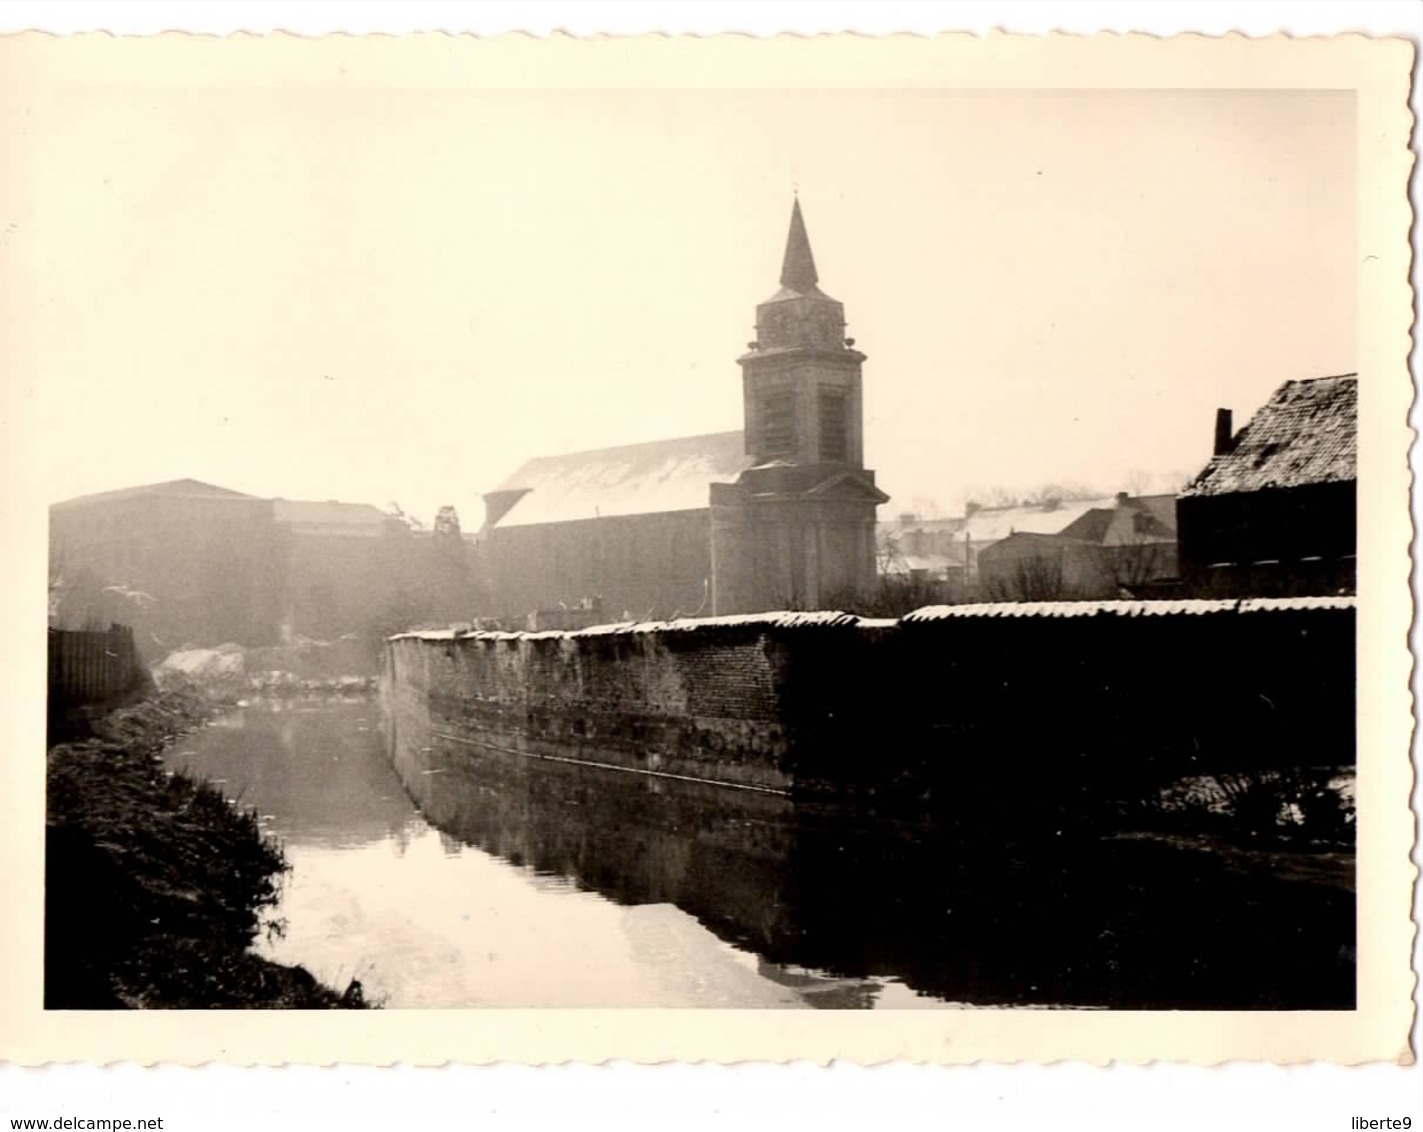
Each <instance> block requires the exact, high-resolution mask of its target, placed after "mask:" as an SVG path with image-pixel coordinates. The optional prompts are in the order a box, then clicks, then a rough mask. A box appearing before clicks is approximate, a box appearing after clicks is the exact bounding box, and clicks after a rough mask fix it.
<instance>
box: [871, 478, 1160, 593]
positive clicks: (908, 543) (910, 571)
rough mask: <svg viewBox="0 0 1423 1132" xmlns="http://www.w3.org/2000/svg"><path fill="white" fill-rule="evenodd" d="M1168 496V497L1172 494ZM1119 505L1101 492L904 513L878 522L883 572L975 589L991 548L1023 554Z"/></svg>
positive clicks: (990, 558) (954, 586)
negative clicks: (940, 512)
mask: <svg viewBox="0 0 1423 1132" xmlns="http://www.w3.org/2000/svg"><path fill="white" fill-rule="evenodd" d="M1145 498H1146V499H1155V498H1156V497H1145ZM1164 498H1166V499H1167V500H1168V501H1169V499H1170V498H1171V497H1169V496H1167V497H1164ZM1116 506H1117V499H1115V498H1113V497H1112V496H1102V497H1100V498H1094V499H1074V500H1059V499H1048V500H1043V501H1041V502H1038V503H1021V504H1014V505H1012V506H1008V507H980V506H978V505H976V504H972V503H971V504H969V505H968V508H967V513H966V514H964V515H960V516H955V517H953V518H944V519H923V518H920V517H919V516H917V515H913V514H904V515H901V516H900V517H899V518H898V520H897V521H895V522H892V523H881V524H880V525H879V529H878V547H879V566H880V573H881V575H884V576H889V577H895V576H908V577H911V578H913V579H915V580H916V581H928V582H941V583H944V584H945V585H946V586H947V587H949V588H950V589H955V588H960V587H969V588H970V589H971V588H972V587H975V586H976V585H977V584H978V583H980V582H981V581H982V574H983V570H984V563H985V561H987V563H988V566H989V568H990V569H991V567H992V562H993V557H992V555H988V558H987V559H986V560H985V557H984V556H985V555H986V554H988V552H989V551H990V550H991V549H992V548H993V547H996V546H998V545H999V544H1000V543H1003V542H1005V541H1006V540H1009V539H1013V540H1015V542H1014V545H1015V546H1016V547H1017V548H1018V551H1017V553H1025V552H1026V551H1027V548H1028V547H1029V546H1031V545H1037V544H1038V540H1039V539H1040V538H1041V537H1045V536H1056V535H1060V534H1062V533H1063V532H1064V531H1066V530H1067V529H1068V528H1069V527H1072V526H1073V525H1074V524H1075V523H1078V522H1079V521H1080V520H1082V519H1083V518H1084V517H1085V516H1088V515H1091V514H1094V513H1102V514H1110V513H1111V511H1112V509H1113V508H1115V507H1116ZM1168 510H1169V507H1168ZM1103 533H1104V534H1105V532H1103ZM1098 541H1100V538H1099V539H1098Z"/></svg>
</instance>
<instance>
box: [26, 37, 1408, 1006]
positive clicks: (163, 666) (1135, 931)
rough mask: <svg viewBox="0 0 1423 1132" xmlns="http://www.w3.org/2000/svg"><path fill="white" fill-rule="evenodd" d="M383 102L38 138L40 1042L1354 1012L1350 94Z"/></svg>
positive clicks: (282, 100) (1354, 204)
mask: <svg viewBox="0 0 1423 1132" xmlns="http://www.w3.org/2000/svg"><path fill="white" fill-rule="evenodd" d="M350 65H351V70H352V74H353V75H354V76H355V77H349V76H346V74H345V72H344V71H342V72H341V74H339V75H338V74H337V73H336V71H335V69H334V68H332V69H331V70H330V71H329V72H328V71H325V70H323V71H321V72H319V73H313V75H312V79H311V81H309V82H296V81H280V82H279V81H271V82H264V81H243V82H239V81H235V80H234V79H232V77H231V76H226V77H225V76H223V75H217V76H215V77H214V78H213V80H212V81H211V82H205V83H201V84H193V83H186V84H180V83H173V82H142V81H133V82H131V83H128V84H117V83H110V82H105V81H79V80H77V79H76V80H75V81H73V82H62V83H56V84H54V85H52V86H49V87H46V88H44V89H38V88H37V89H36V91H35V92H34V93H33V96H32V98H31V99H30V100H29V102H27V103H26V104H25V105H24V106H23V107H22V108H21V109H22V113H23V115H24V122H25V127H24V128H25V130H26V131H28V132H27V133H25V134H24V138H25V139H30V140H23V139H22V141H21V143H20V149H21V151H22V152H23V155H24V157H25V160H26V162H27V165H26V169H27V180H26V181H25V182H24V183H25V184H30V185H35V186H44V189H45V191H44V192H43V193H38V192H37V193H33V194H30V195H28V196H26V195H24V194H22V195H21V196H20V197H18V198H17V199H16V200H14V201H13V205H12V208H11V210H10V211H11V214H12V216H13V217H14V218H15V222H14V223H11V224H10V225H9V226H8V229H7V233H6V247H7V254H8V255H11V256H14V257H18V259H19V261H20V262H22V263H23V264H24V265H25V267H26V271H27V275H26V278H27V279H28V280H29V283H30V290H29V292H28V293H27V296H26V298H25V299H24V300H23V301H22V302H21V309H20V311H19V313H18V317H19V318H20V319H22V320H23V321H24V322H25V324H26V328H27V329H26V335H25V338H24V342H25V345H26V354H25V356H24V359H23V361H24V364H25V365H26V366H28V367H30V369H29V370H28V372H29V374H30V375H31V380H32V396H33V398H34V400H33V402H32V411H33V416H32V419H33V420H37V421H39V422H40V424H41V425H42V428H43V437H44V442H43V444H42V445H41V446H37V448H36V451H37V453H38V458H39V461H40V462H39V464H38V465H37V466H36V467H35V468H34V469H33V478H34V483H35V485H36V486H35V487H34V488H33V490H34V491H36V492H41V493H42V494H43V497H44V499H43V503H44V508H45V521H46V523H47V527H46V533H47V538H46V553H47V576H48V588H47V621H48V627H47V634H46V639H47V656H48V666H47V690H46V702H47V714H46V721H45V731H46V739H45V746H46V759H45V784H44V851H43V875H44V889H43V892H44V897H43V927H44V942H43V1004H44V1009H45V1010H46V1011H109V1012H113V1011H131V1010H142V1011H164V1010H230V1009H237V1010H250V1009H267V1008H278V1009H298V1010H309V1009H312V1008H332V1009H341V1010H351V1011H355V1012H369V1011H386V1012H398V1011H401V1010H405V1009H409V1008H422V1009H430V1008H437V1009H459V1010H470V1009H478V1008H490V1007H500V1008H567V1007H579V1008H626V1007H657V1008H671V1009H682V1008H716V1009H721V1010H726V1009H732V1010H739V1009H745V1008H764V1009H767V1010H772V1011H785V1010H805V1009H811V1010H821V1011H840V1012H845V1011H864V1010H901V1009H907V1008H923V1009H930V1010H946V1011H997V1012H1006V1013H1012V1014H1017V1013H1021V1012H1027V1011H1049V1012H1062V1011H1070V1012H1143V1011H1151V1012H1162V1011H1165V1012H1175V1011H1192V1012H1201V1011H1204V1012H1259V1013H1262V1014H1264V1013H1269V1012H1301V1011H1326V1012H1350V1011H1354V1010H1356V1009H1357V1008H1358V1007H1359V1006H1360V991H1359V981H1358V980H1359V949H1360V947H1361V939H1360V927H1359V923H1360V919H1359V917H1360V907H1359V899H1358V896H1357V894H1358V892H1359V886H1360V877H1359V872H1358V867H1357V861H1356V842H1357V838H1358V830H1359V821H1358V818H1357V813H1356V799H1357V797H1358V793H1359V791H1360V790H1361V789H1362V787H1361V786H1360V773H1359V767H1360V760H1361V753H1360V751H1359V749H1358V738H1357V734H1358V729H1357V722H1358V717H1359V711H1360V705H1361V701H1364V702H1370V696H1371V691H1370V686H1369V685H1368V684H1367V682H1365V681H1364V680H1363V679H1362V677H1361V676H1360V663H1359V654H1358V649H1357V645H1356V642H1357V639H1358V624H1357V620H1358V614H1359V610H1360V602H1361V601H1364V600H1367V595H1368V589H1367V586H1366V585H1365V584H1364V582H1363V581H1362V579H1363V578H1364V576H1365V574H1366V573H1367V571H1368V570H1369V568H1370V563H1369V562H1367V561H1365V555H1364V553H1363V552H1362V550H1361V535H1360V526H1361V520H1360V515H1361V512H1362V511H1365V510H1366V509H1367V507H1368V503H1367V499H1366V491H1365V492H1361V491H1360V478H1361V475H1360V468H1361V459H1360V442H1359V436H1360V424H1359V422H1360V416H1361V413H1362V412H1365V411H1366V410H1367V406H1368V404H1369V398H1370V397H1371V396H1373V394H1372V393H1371V390H1373V389H1375V388H1380V389H1385V388H1387V387H1389V383H1395V382H1398V381H1399V380H1404V381H1406V373H1405V374H1404V376H1403V378H1401V379H1400V377H1399V374H1398V372H1395V371H1389V372H1370V371H1369V369H1368V368H1367V356H1366V354H1365V352H1364V351H1363V350H1362V347H1361V336H1362V331H1361V325H1360V319H1361V308H1360V302H1359V294H1360V287H1361V275H1360V272H1361V270H1363V269H1364V268H1361V264H1364V265H1365V267H1366V260H1365V257H1366V255H1367V254H1368V251H1369V249H1368V248H1365V247H1363V246H1361V237H1360V231H1361V228H1360V219H1359V218H1360V211H1361V208H1362V207H1363V205H1364V203H1365V202H1364V201H1362V200H1361V190H1360V177H1359V153H1360V152H1361V147H1363V146H1364V145H1365V144H1366V139H1365V138H1364V137H1362V136H1361V116H1360V106H1359V101H1358V98H1357V96H1356V92H1355V91H1353V90H1349V89H1339V88H1328V87H1325V86H1323V85H1321V86H1320V87H1318V88H1317V89H1304V88H1301V87H1300V86H1298V85H1296V86H1294V87H1292V88H1284V87H1282V88H1279V89H1244V88H1229V89H1220V88H1218V87H1217V86H1215V85H1201V86H1200V87H1199V88H1192V87H1187V86H1172V87H1170V88H1166V89H1151V88H1147V87H1145V86H1142V87H1140V88H1108V87H1105V86H1104V87H1103V88H1100V89H1098V88H1090V87H1089V88H1081V87H1080V86H1079V87H1077V88H1074V89H1067V88H1062V89H1054V88H1044V87H1033V86H1030V85H1029V84H1023V85H1021V86H1017V87H1005V86H1002V85H1001V84H997V85H995V84H989V83H983V84H982V85H981V86H978V87H967V88H964V87H958V86H955V87H952V88H949V87H939V88H932V87H919V88H912V89H911V88H906V87H902V88H896V87H893V86H889V85H885V86H878V87H866V88H845V89H820V88H816V87H815V86H814V84H812V83H807V82H796V83H789V82H788V83H785V84H781V85H776V84H774V83H767V84H765V85H763V86H758V85H755V84H749V85H745V86H736V87H732V86H731V85H730V83H728V85H726V86H725V87H724V88H715V87H711V86H702V87H695V88H692V87H687V86H679V85H677V84H675V83H669V84H668V85H667V86H665V87H661V88H659V87H646V86H643V87H633V86H628V87H625V88H620V87H618V86H617V85H616V84H611V85H604V86H600V87H593V86H560V85H559V84H554V83H547V84H539V83H531V84H528V85H520V84H509V85H504V86H493V85H491V86H487V87H486V86H481V85H480V84H479V83H477V82H470V83H464V84H443V85H442V84H441V83H439V82H436V81H432V82H430V83H428V84H423V85H422V84H420V83H406V84H385V85H376V84H363V83H362V82H360V81H359V67H360V65H361V58H359V57H356V58H354V59H353V61H352V62H351V64H350ZM348 80H349V81H348ZM1390 403H1392V402H1390ZM1401 455H1402V453H1401V452H1400V456H1401ZM1364 486H1365V489H1366V490H1367V482H1366V483H1365V485H1364ZM1396 502H1397V504H1398V506H1399V508H1402V507H1403V506H1404V504H1405V502H1406V501H1405V500H1403V499H1401V498H1400V499H1399V500H1397V501H1396ZM1373 513H1374V514H1377V513H1378V508H1377V507H1375V510H1374V512H1373ZM1398 517H1399V518H1405V516H1404V515H1403V512H1402V511H1401V510H1400V511H1399V514H1398ZM1361 595H1362V596H1361ZM1402 629H1403V627H1402V626H1400V632H1402ZM1374 753H1375V754H1379V753H1380V752H1377V751H1376V752H1374ZM1398 755H1399V757H1401V758H1403V759H1405V760H1406V758H1407V752H1406V750H1403V751H1401V752H1398Z"/></svg>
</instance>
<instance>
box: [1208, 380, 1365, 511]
mask: <svg viewBox="0 0 1423 1132" xmlns="http://www.w3.org/2000/svg"><path fill="white" fill-rule="evenodd" d="M1358 385H1359V382H1358V377H1357V376H1356V375H1354V374H1345V375H1343V376H1341V377H1319V378H1314V379H1313V380H1310V381H1289V382H1286V383H1285V384H1284V385H1282V386H1281V387H1280V388H1279V389H1278V390H1276V391H1275V395H1274V396H1273V397H1271V398H1270V400H1269V402H1268V403H1267V404H1266V405H1265V407H1264V408H1263V409H1261V410H1260V411H1259V412H1258V413H1256V414H1255V418H1254V419H1253V420H1252V421H1251V422H1250V423H1249V424H1248V425H1246V427H1245V428H1244V429H1242V430H1241V431H1240V433H1239V434H1238V435H1237V436H1236V438H1235V444H1234V447H1233V448H1232V449H1231V450H1230V452H1228V453H1226V454H1225V455H1223V456H1216V457H1215V458H1214V459H1212V460H1211V462H1210V463H1209V464H1207V465H1206V467H1205V470H1204V471H1202V472H1201V474H1200V475H1198V476H1197V477H1196V478H1195V479H1194V480H1192V481H1191V483H1190V484H1188V485H1187V486H1186V489H1185V490H1184V491H1183V492H1182V493H1181V494H1182V495H1183V496H1187V497H1189V496H1209V495H1229V494H1234V493H1237V492H1244V491H1265V490H1269V489H1278V488H1291V487H1304V486H1307V485H1310V484H1320V483H1349V482H1352V481H1353V480H1354V479H1355V478H1356V476H1357V470H1356V468H1357V464H1358Z"/></svg>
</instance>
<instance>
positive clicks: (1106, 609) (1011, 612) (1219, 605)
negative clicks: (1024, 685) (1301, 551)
mask: <svg viewBox="0 0 1423 1132" xmlns="http://www.w3.org/2000/svg"><path fill="white" fill-rule="evenodd" d="M1354 605H1355V599H1354V598H1352V597H1294V598H1289V597H1286V598H1248V599H1243V600H1238V599H1227V600H1210V601H1205V600H1182V601H1024V602H996V603H992V604H989V603H984V604H977V605H930V606H925V607H924V608H923V609H916V610H914V612H912V613H907V614H905V615H904V617H902V618H901V619H900V620H901V621H902V622H903V623H904V624H907V625H914V624H922V623H925V622H929V621H950V620H959V619H962V620H971V619H985V618H993V617H1099V616H1108V617H1166V616H1183V615H1184V616H1193V615H1194V616H1199V615H1203V614H1211V613H1270V612H1289V611H1293V610H1300V609H1353V608H1354Z"/></svg>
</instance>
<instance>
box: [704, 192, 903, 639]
mask: <svg viewBox="0 0 1423 1132" xmlns="http://www.w3.org/2000/svg"><path fill="white" fill-rule="evenodd" d="M780 282H781V286H780V289H779V290H778V291H777V292H776V293H775V294H774V295H772V296H771V297H770V298H769V299H767V300H766V301H765V302H763V303H761V304H760V305H759V306H757V308H756V338H755V340H754V341H752V342H750V343H748V347H747V352H746V353H744V354H743V355H742V356H741V357H740V358H738V359H737V362H738V364H739V365H740V366H741V374H742V393H743V398H744V406H745V444H746V451H747V453H748V455H750V456H751V457H752V458H753V459H754V460H755V461H756V463H755V465H754V466H753V467H752V468H750V469H748V470H747V471H745V472H743V473H742V475H741V477H740V478H739V479H738V480H737V482H736V483H734V484H725V485H721V484H718V485H713V486H712V497H711V504H712V516H711V520H712V598H713V603H712V604H713V610H714V612H716V613H719V614H726V613H748V612H760V611H766V610H774V609H822V608H827V607H829V605H832V604H834V603H836V602H837V601H839V602H840V603H842V604H843V603H844V601H845V600H846V599H848V598H850V597H852V596H853V595H854V594H855V593H856V592H859V593H863V592H866V591H867V590H869V588H870V587H872V586H873V585H874V583H875V552H874V537H875V509H876V508H877V507H878V506H879V505H880V504H881V503H885V502H887V501H888V498H889V497H888V496H887V495H885V494H884V493H883V492H882V491H880V490H879V489H878V488H877V487H876V486H875V479H874V473H873V472H871V471H867V470H866V469H865V466H864V408H863V397H862V393H861V374H860V370H861V365H862V364H863V362H864V361H865V355H864V354H862V353H860V352H859V351H858V350H856V349H854V340H853V339H849V338H846V337H845V308H844V305H843V304H841V303H839V302H837V301H836V300H835V299H832V298H831V297H830V296H829V295H827V294H825V292H823V291H822V290H821V289H820V278H819V276H818V274H817V272H816V268H815V257H814V255H813V254H812V253H811V250H810V237H809V235H808V234H807V232H806V227H805V218H804V216H803V215H802V213H801V208H800V200H799V199H797V200H796V201H795V203H794V205H793V207H792V209H791V224H790V232H789V234H788V236H787V237H786V250H785V256H784V258H783V260H782V264H781V280H780Z"/></svg>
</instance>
